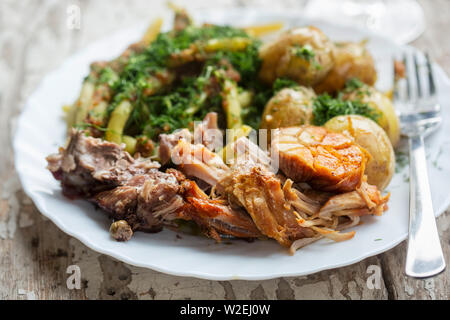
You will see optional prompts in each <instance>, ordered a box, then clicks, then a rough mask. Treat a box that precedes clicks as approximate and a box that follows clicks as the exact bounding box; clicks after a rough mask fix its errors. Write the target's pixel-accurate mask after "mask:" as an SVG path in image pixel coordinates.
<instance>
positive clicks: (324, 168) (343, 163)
mask: <svg viewBox="0 0 450 320" xmlns="http://www.w3.org/2000/svg"><path fill="white" fill-rule="evenodd" d="M272 150H273V151H274V152H275V153H277V154H278V155H279V167H280V169H281V170H282V171H283V172H284V174H285V175H286V176H287V177H288V178H290V179H292V180H294V181H295V182H308V183H309V184H310V185H311V186H312V187H313V188H314V189H317V190H324V191H337V192H346V191H353V190H355V188H356V187H358V186H359V185H360V184H361V180H362V177H363V174H364V168H365V164H366V161H367V159H366V153H365V150H364V149H362V148H361V147H360V146H358V145H357V144H355V143H354V142H353V141H352V140H351V139H350V138H348V137H346V136H345V135H343V134H340V133H333V132H330V131H327V130H326V129H325V128H322V127H315V126H302V127H290V128H280V129H277V130H275V131H274V136H273V140H272Z"/></svg>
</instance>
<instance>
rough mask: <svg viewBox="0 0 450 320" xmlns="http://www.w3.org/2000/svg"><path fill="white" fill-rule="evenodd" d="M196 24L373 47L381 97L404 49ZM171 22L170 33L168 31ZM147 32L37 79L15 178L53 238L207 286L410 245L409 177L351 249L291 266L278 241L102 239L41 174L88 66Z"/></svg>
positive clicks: (113, 41)
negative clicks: (58, 235) (70, 239)
mask: <svg viewBox="0 0 450 320" xmlns="http://www.w3.org/2000/svg"><path fill="white" fill-rule="evenodd" d="M194 17H195V20H196V21H204V20H206V21H208V22H212V23H218V24H224V23H228V24H236V23H238V25H239V26H245V25H251V24H260V23H264V22H271V21H272V22H273V21H284V22H285V24H286V26H287V27H291V26H295V25H297V26H300V25H315V26H317V27H319V28H321V29H322V30H323V31H324V32H325V33H326V34H327V35H329V36H330V38H332V39H333V40H360V39H364V38H369V49H370V50H371V52H372V53H373V55H374V57H375V58H376V63H377V68H378V72H379V82H378V83H377V86H378V87H380V88H383V89H388V88H390V86H391V85H392V80H391V75H392V73H391V61H392V60H391V57H392V55H393V54H394V53H396V52H397V53H398V52H400V49H401V48H400V47H399V46H397V45H396V44H394V43H393V42H392V41H389V40H388V39H384V38H381V37H379V36H374V35H371V34H369V33H367V32H365V31H360V30H355V29H351V28H349V27H343V26H334V25H331V24H329V23H325V22H321V21H317V20H314V21H313V20H309V19H306V18H304V17H302V16H300V15H299V14H298V13H292V12H289V13H286V12H284V13H283V12H276V13H273V12H267V11H258V10H251V11H249V10H227V11H226V12H217V11H210V12H204V11H199V12H197V13H196V14H195V16H194ZM203 18H204V19H203ZM167 20H168V19H167ZM167 20H166V23H167V25H166V27H170V21H167ZM144 28H145V26H143V25H142V26H137V27H136V28H132V29H129V30H123V31H122V32H120V33H118V34H115V35H113V36H110V37H108V38H106V39H104V40H101V41H98V42H96V43H94V44H93V45H91V46H89V47H88V48H86V49H84V50H82V51H80V52H78V53H77V54H75V55H73V56H71V57H70V58H69V59H67V61H66V62H65V63H64V64H63V65H62V66H61V67H60V68H59V69H58V70H56V71H54V72H52V73H50V74H49V75H48V76H46V77H45V78H44V79H43V81H42V83H41V85H40V86H39V88H38V89H37V90H36V91H35V92H34V93H33V94H32V95H31V96H30V98H29V99H28V101H27V103H26V106H25V108H24V111H23V113H22V115H21V116H20V118H19V121H18V128H17V133H16V136H15V139H14V151H15V164H16V169H17V172H18V174H19V176H20V179H21V181H22V185H23V187H24V189H25V192H26V193H27V194H28V195H29V196H30V197H31V198H32V199H33V201H34V203H35V204H36V206H37V207H38V208H39V210H40V211H41V212H42V213H43V214H44V215H45V216H47V217H48V218H50V219H51V220H52V221H53V222H54V223H55V224H56V225H57V226H58V227H59V228H61V229H62V230H63V231H64V232H66V233H68V234H69V235H72V236H74V237H75V238H77V239H79V240H80V241H82V242H83V243H84V244H85V245H87V246H88V247H90V248H91V249H93V250H96V251H98V252H101V253H104V254H107V255H110V256H112V257H115V258H117V259H119V260H122V261H124V262H126V263H129V264H132V265H136V266H140V267H146V268H151V269H154V270H157V271H161V272H165V273H169V274H173V275H179V276H193V277H198V278H204V279H213V280H231V279H245V280H260V279H270V278H276V277H281V276H299V275H306V274H311V273H314V272H317V271H321V270H324V269H330V268H336V267H341V266H345V265H349V264H352V263H355V262H358V261H360V260H362V259H364V258H367V257H369V256H373V255H376V254H378V253H381V252H383V251H386V250H388V249H390V248H392V247H394V246H395V245H396V244H398V243H399V242H401V241H402V240H404V239H405V238H406V235H407V226H408V183H407V182H406V181H405V179H404V176H407V172H406V171H405V170H403V172H400V173H398V174H396V175H395V177H394V179H393V181H392V183H391V185H390V186H389V188H388V189H389V191H391V192H392V196H391V200H390V202H389V210H388V211H387V212H386V213H385V214H384V215H383V216H382V217H376V218H375V217H367V219H364V224H363V225H361V226H358V227H356V228H354V230H356V236H355V237H354V238H353V239H352V240H350V241H345V242H340V243H334V242H331V241H328V240H321V241H319V242H316V243H314V244H312V245H310V246H307V247H305V248H303V249H301V250H299V251H297V253H296V254H295V256H290V255H289V254H288V253H287V251H286V250H285V249H283V248H282V247H281V246H280V245H278V244H277V243H276V242H275V241H255V242H253V243H247V242H245V241H233V242H232V244H225V243H222V244H217V243H215V242H214V241H213V240H211V239H206V238H203V237H195V236H190V235H184V234H183V235H181V239H178V238H177V237H176V233H175V232H173V231H170V230H164V231H162V232H160V233H157V234H146V233H141V232H138V233H136V234H135V235H134V236H133V238H132V239H131V240H130V241H129V242H127V243H119V242H116V241H114V240H112V239H111V238H110V237H109V233H108V228H109V224H110V221H109V219H108V218H107V217H106V215H105V214H103V213H102V212H101V211H98V210H95V209H94V207H93V206H92V205H91V204H90V203H88V202H86V201H81V200H77V201H70V200H68V199H66V198H64V197H63V196H62V195H61V188H60V185H59V182H57V181H56V180H55V179H53V177H52V175H51V174H50V172H49V171H47V170H46V168H45V167H46V161H45V157H46V156H47V155H48V154H50V153H54V152H56V151H57V148H58V146H60V145H62V144H63V143H64V141H65V130H66V127H65V123H64V121H63V120H62V115H63V112H62V109H61V106H62V105H63V104H66V103H70V102H72V101H74V100H75V99H76V97H77V95H78V93H79V90H80V87H81V82H82V79H83V77H84V76H85V75H86V74H87V73H88V66H89V63H90V62H92V61H96V60H102V59H110V58H113V57H115V56H117V55H118V54H119V53H120V52H121V51H122V50H123V49H124V48H125V47H126V46H127V45H128V44H129V43H131V42H132V41H133V40H137V39H138V38H139V37H140V35H141V34H142V33H143V30H144ZM409 49H411V48H409ZM434 67H435V74H436V78H437V79H436V80H437V86H438V89H439V92H440V95H439V100H440V103H441V104H442V105H443V106H444V108H443V112H444V113H443V116H444V123H443V126H442V128H441V130H439V132H437V133H436V134H434V135H433V136H432V137H430V138H429V139H427V142H426V144H427V151H428V153H429V166H428V168H429V174H430V181H431V184H432V186H431V188H432V193H433V204H434V207H435V209H436V214H440V213H442V212H443V211H444V210H445V209H446V208H447V206H448V205H449V200H450V197H449V191H448V181H450V161H449V159H448V153H442V150H444V149H443V148H445V149H447V148H448V147H450V135H448V130H447V128H448V126H449V121H450V117H449V112H448V109H447V108H446V107H447V106H448V105H449V103H450V97H449V93H450V82H449V80H448V78H447V77H446V75H445V73H444V72H443V71H442V70H441V69H440V68H439V67H438V66H434ZM441 153H442V154H441ZM439 154H440V155H439ZM436 159H437V160H436ZM434 162H437V165H436V163H434Z"/></svg>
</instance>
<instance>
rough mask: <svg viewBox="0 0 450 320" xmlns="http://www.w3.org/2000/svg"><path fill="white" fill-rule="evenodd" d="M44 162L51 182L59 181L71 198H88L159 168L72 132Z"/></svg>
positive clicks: (111, 146) (110, 145)
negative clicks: (51, 175) (67, 141)
mask: <svg viewBox="0 0 450 320" xmlns="http://www.w3.org/2000/svg"><path fill="white" fill-rule="evenodd" d="M47 162H48V166H47V168H48V169H49V170H50V172H51V173H52V174H53V176H54V177H55V179H57V180H61V185H62V188H63V193H64V194H65V195H66V196H68V197H72V198H73V197H89V196H91V195H94V194H96V193H98V192H100V191H104V190H108V189H112V188H114V187H116V186H118V185H122V184H124V183H125V182H126V181H128V180H129V179H131V178H132V177H133V176H135V175H140V174H146V173H148V172H151V171H154V170H156V169H157V168H159V164H158V163H156V162H152V161H148V160H146V159H142V158H139V159H133V158H132V157H131V156H130V155H129V154H128V153H127V152H125V151H124V148H123V146H119V145H117V144H115V143H111V142H107V141H103V140H101V139H98V138H92V137H87V136H86V135H85V134H84V133H83V132H82V131H77V130H74V129H72V131H71V132H70V136H69V143H68V145H67V147H66V148H60V150H59V153H58V154H53V155H50V156H48V157H47Z"/></svg>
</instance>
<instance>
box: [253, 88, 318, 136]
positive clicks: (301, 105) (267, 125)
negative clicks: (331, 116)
mask: <svg viewBox="0 0 450 320" xmlns="http://www.w3.org/2000/svg"><path fill="white" fill-rule="evenodd" d="M314 97H315V94H314V91H313V90H312V89H310V88H306V87H300V86H299V87H296V88H286V89H282V90H280V91H279V92H278V93H277V94H275V95H274V96H273V97H272V98H271V99H270V100H269V102H267V105H266V107H265V109H264V113H263V116H262V119H261V128H262V129H276V128H284V127H292V126H299V125H303V124H310V123H311V121H312V117H313V114H312V111H313V109H312V100H313V99H314Z"/></svg>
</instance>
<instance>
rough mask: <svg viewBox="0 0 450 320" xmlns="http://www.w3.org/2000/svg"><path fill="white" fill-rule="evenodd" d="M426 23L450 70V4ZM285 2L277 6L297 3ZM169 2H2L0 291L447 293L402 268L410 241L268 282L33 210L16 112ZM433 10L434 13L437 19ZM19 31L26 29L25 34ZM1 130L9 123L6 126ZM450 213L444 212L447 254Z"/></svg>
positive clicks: (241, 295) (232, 295)
mask: <svg viewBox="0 0 450 320" xmlns="http://www.w3.org/2000/svg"><path fill="white" fill-rule="evenodd" d="M178 3H180V4H181V5H183V4H186V3H188V5H186V6H189V8H198V7H202V6H206V5H210V4H208V3H205V2H204V1H200V0H195V1H193V0H191V1H180V2H178ZM422 3H423V4H424V6H425V12H426V15H427V17H429V19H428V23H429V28H428V29H427V31H426V33H425V35H424V36H423V37H421V38H420V39H419V40H417V41H416V42H415V43H414V44H415V45H416V46H418V47H420V48H422V49H427V50H429V51H430V52H431V53H432V55H433V57H434V58H435V59H436V60H437V61H438V62H439V63H441V65H443V66H444V68H445V69H446V70H447V71H449V70H450V57H449V54H448V52H450V51H449V47H448V46H449V45H450V44H448V43H444V44H443V43H442V41H439V40H440V39H441V38H440V36H441V35H440V30H444V27H448V26H449V23H448V22H447V21H446V17H447V16H448V13H449V10H450V4H449V2H446V1H433V2H429V1H428V2H425V1H422ZM73 4H75V5H79V7H80V9H81V29H80V30H76V29H75V30H71V29H69V28H67V18H68V16H67V8H68V6H69V5H73ZM263 4H265V5H273V1H250V2H244V1H233V0H229V1H227V0H221V1H215V2H214V5H215V6H217V5H219V6H222V7H230V6H234V5H257V6H261V5H263ZM295 5H298V4H297V3H296V4H294V3H292V2H291V1H278V2H277V4H276V6H277V7H279V8H281V7H283V6H289V7H292V6H295ZM165 10H167V8H165V4H164V2H162V1H161V2H156V1H152V2H151V6H150V5H149V2H148V1H146V0H133V1H125V0H120V1H114V5H112V4H111V5H110V7H108V10H105V7H104V3H103V2H100V1H87V0H82V1H69V0H67V1H57V2H55V1H42V2H40V3H39V2H37V1H32V0H29V1H21V2H18V1H12V0H7V1H2V2H1V3H0V30H2V33H1V34H0V72H1V73H2V74H8V75H9V77H0V88H1V89H0V112H1V114H2V117H0V126H1V129H2V130H1V133H0V143H1V145H2V146H5V148H6V149H3V150H4V152H2V153H0V178H1V179H2V181H4V182H5V183H3V184H2V185H0V195H1V197H0V270H2V272H0V299H32V298H36V299H83V298H90V299H95V298H102V299H196V298H197V299H361V298H363V299H387V298H399V299H409V298H416V299H431V298H436V299H448V296H449V293H448V279H449V274H448V273H449V271H447V272H446V273H444V274H442V275H440V276H439V277H437V278H435V279H433V280H432V281H425V282H424V281H423V280H414V279H406V278H404V276H403V273H402V272H403V263H404V254H405V247H404V244H402V245H400V246H399V247H397V248H395V249H393V250H391V251H389V252H387V253H385V254H383V255H379V256H377V257H372V258H369V259H366V260H364V261H362V262H360V263H358V264H355V265H352V266H348V267H345V268H340V269H337V270H330V271H324V272H320V273H317V274H314V275H310V276H307V277H294V278H281V279H274V280H267V281H254V282H249V281H220V282H217V281H207V280H199V279H193V278H182V277H174V276H169V275H165V274H161V273H158V272H155V271H152V270H147V269H143V268H137V267H133V266H130V265H127V264H124V263H122V262H118V261H116V260H114V259H112V258H109V257H107V256H104V255H100V254H98V253H96V252H94V251H92V250H90V249H88V248H87V247H85V246H84V245H83V244H81V243H80V242H79V241H78V240H76V239H73V238H71V237H69V236H67V235H66V234H64V233H63V232H61V231H60V230H59V229H58V228H57V227H56V226H55V225H54V224H53V223H52V222H51V221H48V220H46V219H44V218H43V216H42V215H41V214H40V213H39V212H38V211H37V210H36V209H35V207H34V205H33V204H32V203H31V201H30V200H29V199H28V197H26V196H25V195H24V193H23V191H22V190H21V187H20V184H19V182H18V180H17V176H16V174H15V173H14V170H13V159H12V152H11V144H10V139H11V136H12V135H11V132H12V131H13V128H14V118H15V117H16V116H17V115H18V113H19V112H20V109H21V106H22V104H23V102H24V101H25V99H26V97H27V96H28V95H29V94H30V93H31V92H32V91H33V90H34V88H35V87H36V85H37V84H38V83H39V81H40V79H41V78H42V76H43V75H44V74H45V73H47V72H49V71H50V70H52V69H53V68H55V67H57V66H58V65H59V64H60V63H61V62H62V61H63V60H64V59H65V58H66V57H67V56H68V55H70V54H71V53H72V52H73V51H75V50H77V49H78V48H80V47H84V46H86V45H87V44H89V43H91V42H92V41H94V40H95V39H98V38H101V37H103V36H106V35H107V34H109V33H111V32H115V31H117V30H120V29H121V28H124V27H127V26H131V25H133V24H134V23H135V22H136V21H137V20H141V21H144V20H151V19H152V18H153V17H155V16H156V15H159V14H160V12H162V11H165ZM430 17H432V19H431V18H430ZM19 35H20V36H19ZM3 129H4V130H3ZM449 221H450V218H449V217H448V215H446V216H443V217H441V218H440V219H439V224H440V231H441V235H442V236H443V244H444V247H445V250H446V255H447V257H448V256H449V254H450V252H449V246H448V244H449V236H448V224H449ZM70 265H78V266H79V267H80V270H81V275H82V279H83V281H82V288H81V289H80V290H69V289H68V288H67V286H66V279H67V276H68V274H66V269H67V267H68V266H70ZM369 266H379V267H381V270H382V278H381V281H380V288H379V289H376V288H374V289H369V287H368V285H367V279H368V277H369V276H370V273H368V267H369Z"/></svg>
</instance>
